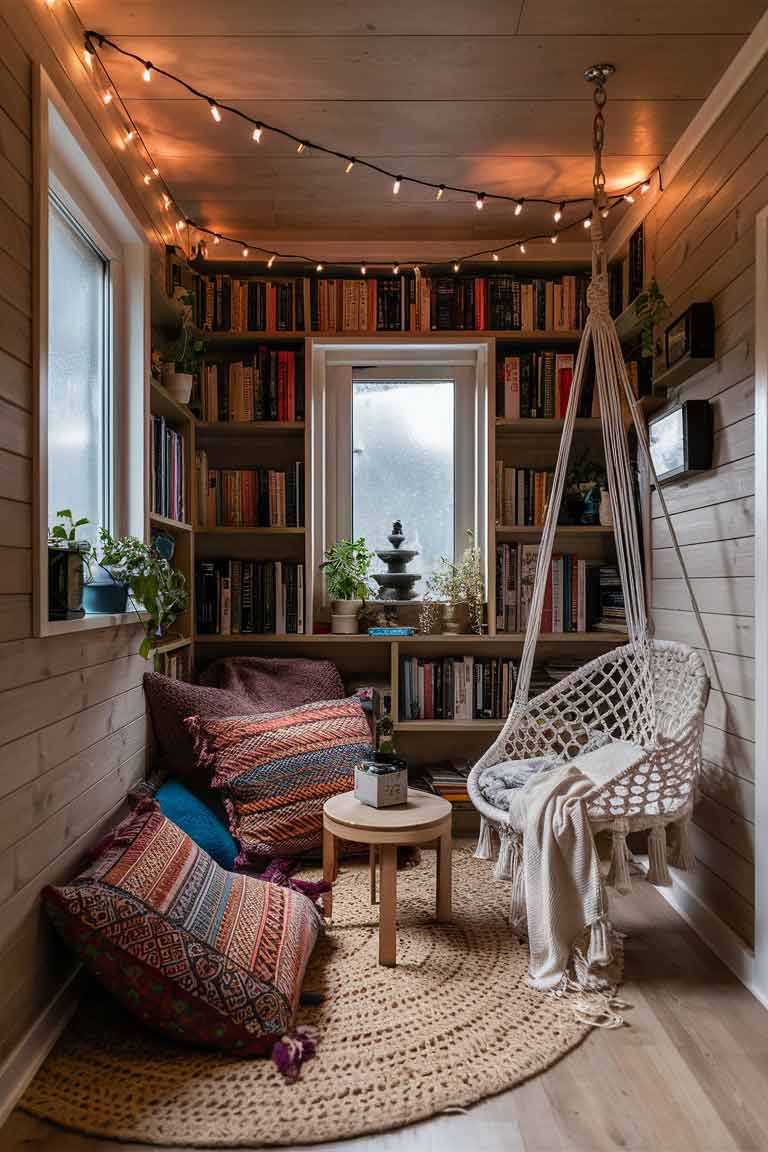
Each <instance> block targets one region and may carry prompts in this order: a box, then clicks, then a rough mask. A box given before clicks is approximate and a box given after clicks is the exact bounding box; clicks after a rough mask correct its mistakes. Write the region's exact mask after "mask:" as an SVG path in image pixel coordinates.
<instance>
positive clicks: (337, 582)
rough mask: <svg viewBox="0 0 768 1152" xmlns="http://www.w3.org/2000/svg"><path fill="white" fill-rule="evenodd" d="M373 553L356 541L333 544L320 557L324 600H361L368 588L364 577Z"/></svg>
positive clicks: (361, 539) (362, 543)
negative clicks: (325, 598)
mask: <svg viewBox="0 0 768 1152" xmlns="http://www.w3.org/2000/svg"><path fill="white" fill-rule="evenodd" d="M372 560H373V552H371V551H370V550H369V548H368V546H367V544H366V543H365V537H363V536H361V537H360V539H359V540H337V541H336V543H335V544H332V545H331V547H330V548H328V549H327V550H326V552H325V553H324V554H323V562H322V564H321V565H320V567H321V568H322V569H323V571H324V572H325V582H326V586H327V588H328V596H329V598H330V599H331V600H365V598H366V596H367V595H368V594H369V593H370V591H371V588H370V584H369V581H368V573H369V572H370V570H371V562H372Z"/></svg>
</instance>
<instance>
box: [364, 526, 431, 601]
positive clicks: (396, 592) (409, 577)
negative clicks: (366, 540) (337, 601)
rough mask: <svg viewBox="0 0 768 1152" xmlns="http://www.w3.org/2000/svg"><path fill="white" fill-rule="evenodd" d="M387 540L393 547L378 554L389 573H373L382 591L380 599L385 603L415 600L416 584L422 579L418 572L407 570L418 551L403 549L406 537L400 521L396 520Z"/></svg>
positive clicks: (383, 549)
mask: <svg viewBox="0 0 768 1152" xmlns="http://www.w3.org/2000/svg"><path fill="white" fill-rule="evenodd" d="M387 540H389V542H390V544H391V545H392V547H391V548H382V549H381V551H377V552H376V555H377V556H378V557H379V559H380V560H383V561H384V563H385V564H386V566H387V571H386V572H373V573H371V575H372V576H373V579H374V580H375V581H376V583H377V584H378V585H379V588H380V590H381V596H380V599H381V600H385V601H386V600H392V601H403V600H414V599H415V598H416V590H415V588H414V584H415V583H416V581H417V580H420V579H421V575H420V573H418V572H406V570H405V569H406V567H407V565H408V564H410V562H411V560H413V558H414V556H418V554H419V553H418V550H413V549H410V548H403V547H402V545H403V543H404V542H405V536H404V535H403V525H402V524H401V523H400V521H399V520H395V522H394V524H393V525H392V532H391V534H390V535H389V536H387Z"/></svg>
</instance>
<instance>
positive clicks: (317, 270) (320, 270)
mask: <svg viewBox="0 0 768 1152" xmlns="http://www.w3.org/2000/svg"><path fill="white" fill-rule="evenodd" d="M322 270H323V266H322V264H318V265H317V267H316V268H315V272H322Z"/></svg>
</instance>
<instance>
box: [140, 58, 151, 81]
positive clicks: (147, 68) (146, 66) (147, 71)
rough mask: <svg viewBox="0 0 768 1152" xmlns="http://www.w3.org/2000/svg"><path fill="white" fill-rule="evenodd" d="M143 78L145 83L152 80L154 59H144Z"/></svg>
mask: <svg viewBox="0 0 768 1152" xmlns="http://www.w3.org/2000/svg"><path fill="white" fill-rule="evenodd" d="M141 78H142V80H143V81H144V82H145V84H149V82H150V80H151V79H152V61H151V60H145V61H144V71H143V72H142V74H141Z"/></svg>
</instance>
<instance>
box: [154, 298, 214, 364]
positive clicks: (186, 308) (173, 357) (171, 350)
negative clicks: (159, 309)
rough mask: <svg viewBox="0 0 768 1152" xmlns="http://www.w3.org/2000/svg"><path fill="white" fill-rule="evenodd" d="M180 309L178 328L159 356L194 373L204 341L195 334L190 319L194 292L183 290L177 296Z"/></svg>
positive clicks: (168, 362) (203, 348)
mask: <svg viewBox="0 0 768 1152" xmlns="http://www.w3.org/2000/svg"><path fill="white" fill-rule="evenodd" d="M179 302H180V303H181V305H182V311H181V314H180V316H179V328H178V331H177V333H176V336H175V337H174V338H173V340H172V341H171V342H170V344H168V345H167V347H166V348H165V349H164V350H163V351H162V353H161V356H162V359H163V360H164V361H165V363H166V364H176V365H181V371H183V372H191V373H192V374H193V375H196V374H197V373H198V372H199V370H200V365H201V363H202V358H203V354H204V352H205V341H203V340H202V339H200V337H199V336H197V335H196V334H195V326H194V323H193V321H192V307H193V305H194V302H195V294H194V292H185V293H184V295H183V296H180V297H179Z"/></svg>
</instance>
